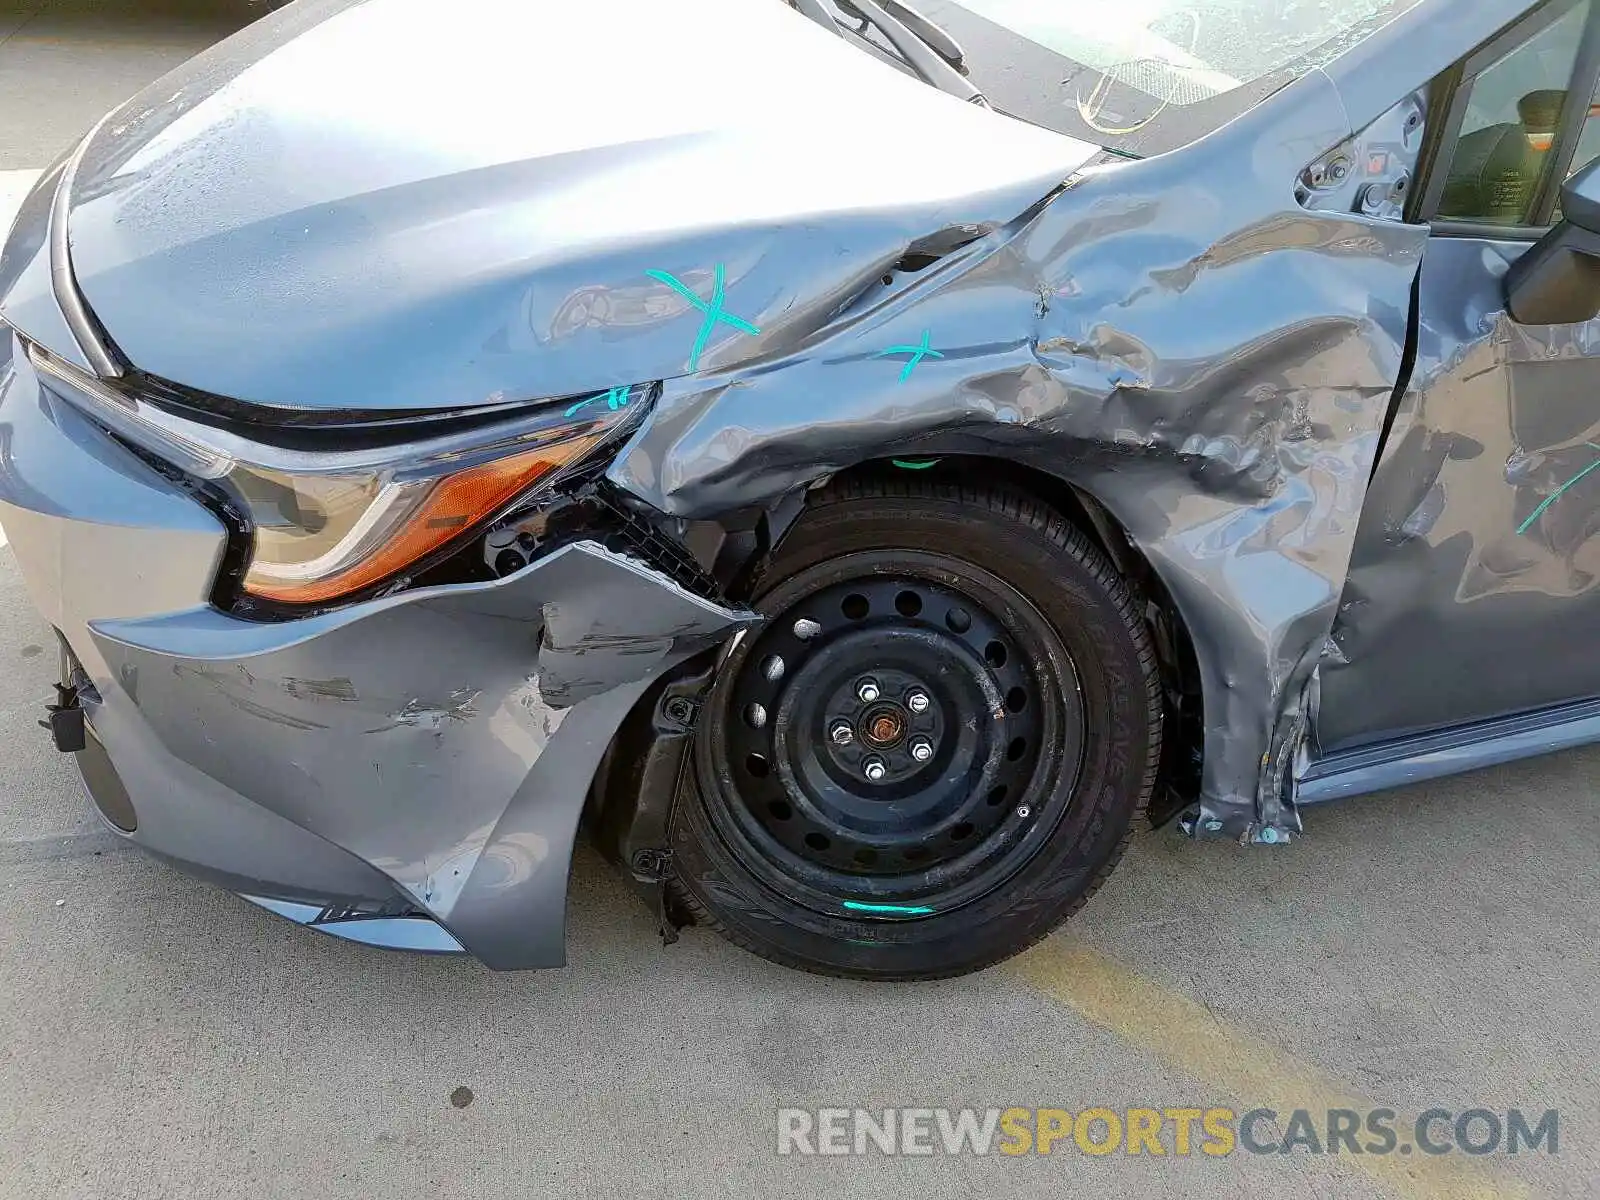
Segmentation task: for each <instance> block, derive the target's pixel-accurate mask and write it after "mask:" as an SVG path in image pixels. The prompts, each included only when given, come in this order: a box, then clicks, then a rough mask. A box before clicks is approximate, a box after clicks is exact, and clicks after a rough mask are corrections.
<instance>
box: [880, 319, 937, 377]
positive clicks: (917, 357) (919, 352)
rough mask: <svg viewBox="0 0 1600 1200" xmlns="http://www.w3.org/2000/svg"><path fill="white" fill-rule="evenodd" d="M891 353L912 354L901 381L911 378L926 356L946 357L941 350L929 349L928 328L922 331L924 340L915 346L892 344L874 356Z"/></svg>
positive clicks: (883, 356)
mask: <svg viewBox="0 0 1600 1200" xmlns="http://www.w3.org/2000/svg"><path fill="white" fill-rule="evenodd" d="M891 354H909V355H911V359H910V361H908V362H907V363H906V365H905V368H904V369H903V370H902V371H901V372H900V382H901V383H904V382H905V381H906V380H908V379H910V378H911V372H912V371H913V370H915V369H916V365H917V364H918V363H919V362H921V361H922V360H923V359H925V358H943V357H944V355H943V354H941V353H940V352H939V351H937V350H929V349H928V331H927V330H926V329H924V330H923V331H922V341H921V342H919V343H918V344H917V345H915V346H890V347H889V348H888V349H887V350H879V351H878V352H877V353H876V354H874V355H873V356H872V357H873V358H887V357H888V356H889V355H891Z"/></svg>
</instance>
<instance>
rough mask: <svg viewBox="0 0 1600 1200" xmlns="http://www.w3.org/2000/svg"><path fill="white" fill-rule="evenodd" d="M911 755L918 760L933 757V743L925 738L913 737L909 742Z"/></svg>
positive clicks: (924, 760) (921, 760)
mask: <svg viewBox="0 0 1600 1200" xmlns="http://www.w3.org/2000/svg"><path fill="white" fill-rule="evenodd" d="M911 757H912V758H914V759H916V760H917V761H918V762H927V761H928V760H929V759H930V758H932V757H933V743H932V742H930V741H929V740H928V739H927V738H914V739H912V742H911Z"/></svg>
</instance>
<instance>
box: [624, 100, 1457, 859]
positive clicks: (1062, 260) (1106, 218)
mask: <svg viewBox="0 0 1600 1200" xmlns="http://www.w3.org/2000/svg"><path fill="white" fill-rule="evenodd" d="M1382 133H1383V136H1384V137H1391V136H1392V135H1393V133H1394V131H1393V130H1388V129H1387V128H1385V129H1384V130H1383V131H1382ZM1350 136H1351V130H1350V129H1349V128H1348V125H1347V124H1346V113H1345V108H1344V106H1343V104H1342V103H1341V99H1340V96H1339V93H1338V89H1337V88H1336V87H1335V85H1334V84H1333V82H1332V81H1331V80H1330V79H1329V78H1328V77H1327V76H1325V75H1320V74H1318V75H1312V76H1309V77H1307V78H1305V79H1303V80H1301V81H1300V82H1298V83H1297V84H1295V85H1293V86H1291V87H1290V88H1288V89H1286V90H1285V91H1284V92H1283V93H1280V95H1279V96H1278V97H1277V99H1276V100H1275V101H1274V103H1272V104H1271V105H1268V106H1264V107H1263V108H1262V109H1259V110H1256V111H1255V112H1252V113H1251V114H1248V115H1247V116H1246V117H1244V118H1242V119H1241V120H1239V121H1238V122H1235V123H1234V124H1233V125H1231V126H1229V127H1227V128H1225V129H1223V130H1222V131H1220V132H1219V133H1217V134H1215V135H1213V136H1212V137H1209V138H1207V139H1205V140H1204V141H1202V142H1199V143H1197V144H1195V145H1194V146H1192V147H1190V148H1188V149H1187V150H1185V151H1180V152H1178V153H1174V154H1170V155H1166V156H1163V157H1160V158H1156V159H1150V160H1146V161H1143V162H1138V163H1131V164H1127V165H1122V166H1117V167H1112V168H1104V169H1096V170H1092V171H1089V172H1086V173H1085V174H1084V175H1083V176H1082V177H1080V178H1078V179H1076V180H1075V181H1074V182H1073V183H1072V185H1071V186H1070V187H1068V188H1067V190H1066V191H1065V192H1064V193H1062V194H1061V195H1059V196H1058V197H1056V198H1055V199H1054V200H1053V201H1052V202H1051V203H1049V204H1048V205H1045V206H1043V207H1042V208H1040V209H1038V210H1036V211H1034V212H1032V213H1029V214H1025V215H1024V216H1023V217H1022V218H1020V219H1019V220H1018V221H1017V222H1016V223H1015V224H1014V225H1012V226H1010V227H1007V228H1005V229H1003V230H1000V231H997V232H996V233H994V234H992V235H990V236H989V237H987V238H984V239H982V240H981V241H979V242H976V243H973V244H972V245H970V246H967V247H965V248H963V249H959V250H956V251H955V252H954V253H952V254H950V255H949V256H947V257H946V258H944V259H943V260H942V261H941V262H939V263H937V264H935V265H933V266H930V267H928V268H927V269H926V270H925V271H924V272H922V273H921V274H920V275H912V276H909V277H908V276H895V277H892V278H889V279H887V280H885V281H881V282H878V283H876V285H875V286H871V287H868V288H867V290H866V291H865V292H864V293H863V295H862V296H861V298H860V299H859V300H858V302H857V303H856V304H855V305H853V306H852V307H851V308H849V309H848V310H846V311H845V312H844V313H842V314H841V315H840V317H839V318H838V319H837V320H835V321H834V322H833V323H831V324H830V325H829V326H828V327H827V328H825V329H823V330H821V331H815V330H813V329H810V328H808V327H806V326H805V325H801V326H799V327H797V328H796V329H795V330H794V332H793V335H792V336H787V337H786V336H785V331H784V329H783V327H781V326H779V327H777V328H774V329H772V330H770V331H769V334H768V336H767V340H766V348H767V350H768V353H767V355H765V356H764V357H763V358H762V360H761V361H760V362H759V364H756V365H752V366H750V367H747V368H744V369H736V370H732V371H728V372H724V373H722V374H720V375H718V376H716V377H714V378H712V379H695V380H678V381H674V382H673V383H670V384H669V385H668V387H667V389H666V393H665V395H664V396H663V398H662V400H661V402H660V403H659V404H658V406H657V408H656V409H655V410H654V412H653V413H652V414H651V416H650V418H649V420H648V421H647V423H646V424H645V425H644V426H643V427H642V428H641V429H640V430H639V431H638V432H637V433H636V435H635V436H634V438H633V440H632V442H631V443H630V444H629V446H628V447H626V448H625V450H624V451H623V453H622V454H621V455H620V456H619V458H618V460H617V462H616V463H615V464H614V466H613V468H612V471H611V478H612V480H613V481H614V482H616V483H617V484H618V485H620V486H622V487H623V488H625V489H627V490H629V491H632V492H633V493H634V494H636V495H637V496H639V497H640V498H642V499H644V500H646V501H648V502H649V503H651V504H653V505H655V506H657V507H659V508H661V509H663V510H664V511H666V512H668V513H671V514H673V515H676V516H684V517H702V516H709V515H712V514H715V513H717V512H720V511H725V510H728V509H731V508H735V507H739V506H743V505H746V504H750V503H752V502H760V501H763V500H767V499H769V498H771V497H776V496H780V495H782V494H784V493H785V492H787V491H789V490H791V489H794V488H798V487H801V486H804V485H805V484H807V483H809V482H811V481H813V480H815V479H817V478H818V477H819V476H822V475H824V474H827V473H829V472H832V471H837V470H840V469H842V468H846V467H849V466H851V465H853V464H856V463H860V462H862V461H865V460H868V459H878V458H887V457H891V456H896V455H916V454H921V455H927V454H940V453H945V454H954V453H961V452H974V453H980V454H987V455H992V456H997V457H1005V458H1012V459H1016V460H1020V461H1022V462H1025V463H1028V464H1029V465H1031V466H1033V467H1036V468H1039V469H1041V470H1044V471H1048V472H1049V473H1051V474H1053V475H1055V476H1057V477H1059V478H1062V479H1065V480H1068V481H1070V482H1071V483H1073V484H1075V485H1077V486H1079V487H1082V488H1083V489H1085V490H1087V491H1088V492H1089V493H1091V494H1092V495H1093V496H1095V497H1096V498H1097V499H1099V500H1100V501H1101V502H1102V503H1103V504H1104V505H1105V506H1106V507H1107V508H1108V509H1109V510H1110V511H1111V512H1112V513H1113V514H1114V515H1115V517H1116V518H1117V519H1118V521H1120V522H1121V523H1122V525H1123V527H1124V528H1125V529H1126V530H1127V531H1128V533H1129V535H1130V536H1131V538H1132V539H1133V541H1134V542H1135V543H1136V544H1137V545H1138V546H1139V548H1140V549H1141V550H1142V551H1143V552H1144V553H1145V554H1146V555H1147V556H1148V557H1149V560H1150V561H1151V563H1152V564H1153V566H1154V567H1155V569H1156V571H1157V572H1158V573H1159V574H1160V576H1161V578H1162V580H1163V582H1164V583H1165V585H1166V587H1167V588H1168V589H1169V591H1170V592H1171V594H1172V596H1173V598H1174V600H1175V602H1176V604H1177V606H1178V608H1179V609H1180V611H1181V613H1182V615H1183V618H1184V620H1185V622H1186V624H1187V625H1188V627H1189V629H1190V631H1191V633H1192V635H1193V637H1194V641H1195V647H1196V651H1197V654H1198V657H1199V662H1200V669H1201V674H1202V677H1203V684H1204V694H1205V726H1206V739H1205V766H1204V779H1203V791H1202V796H1201V800H1200V803H1199V805H1198V807H1197V809H1196V810H1195V811H1194V812H1193V813H1192V814H1191V818H1192V821H1193V822H1194V824H1195V825H1196V827H1197V828H1198V829H1199V830H1200V831H1202V832H1207V833H1214V834H1224V835H1228V836H1233V837H1241V836H1242V837H1255V838H1257V839H1258V840H1262V841H1277V840H1280V839H1282V838H1284V837H1286V836H1287V835H1288V834H1289V833H1290V832H1292V831H1294V830H1295V829H1297V828H1298V820H1297V817H1296V815H1295V813H1294V811H1293V808H1292V805H1289V804H1286V803H1285V789H1286V785H1287V777H1288V770H1289V767H1290V765H1291V760H1292V757H1293V755H1294V754H1295V753H1296V752H1297V750H1298V748H1299V746H1300V745H1301V742H1302V739H1303V735H1304V733H1305V729H1306V725H1307V713H1306V712H1305V710H1304V709H1305V706H1304V693H1305V689H1306V687H1307V685H1308V682H1309V680H1310V678H1311V676H1312V672H1313V669H1314V668H1315V665H1316V662H1317V659H1318V657H1319V655H1320V653H1321V650H1322V648H1323V645H1324V642H1325V641H1326V639H1327V636H1328V633H1329V629H1330V627H1331V625H1332V622H1333V618H1334V614H1335V611H1336V605H1337V600H1338V597H1339V593H1340V589H1341V587H1342V585H1343V581H1344V575H1345V569H1346V565H1347V561H1348V557H1349V553H1350V546H1351V541H1352V539H1353V537H1354V534H1355V530H1356V525H1357V521H1358V519H1359V516H1360V512H1361V505H1362V499H1363V496H1364V494H1365V490H1366V482H1367V479H1368V476H1369V474H1370V471H1371V464H1372V460H1373V457H1374V455H1375V452H1376V446H1377V441H1378V438H1379V434H1380V431H1381V429H1382V427H1383V422H1384V417H1385V414H1386V412H1387V410H1388V407H1389V404H1390V400H1391V396H1392V393H1393V389H1394V385H1395V380H1396V379H1397V377H1398V375H1399V372H1400V369H1401V362H1402V356H1403V350H1404V345H1405V339H1406V325H1407V315H1408V309H1409V305H1410V293H1411V286H1412V282H1413V280H1414V278H1415V276H1416V273H1417V268H1418V263H1419V260H1420V254H1421V250H1422V246H1423V242H1424V238H1425V235H1426V231H1425V230H1424V229H1422V228H1419V227H1415V226H1406V225H1402V224H1399V223H1396V222H1394V221H1392V220H1385V219H1381V218H1379V217H1370V216H1365V215H1362V214H1352V213H1350V212H1347V211H1333V210H1331V209H1330V210H1326V211H1318V210H1316V209H1315V208H1314V207H1308V206H1307V205H1306V204H1304V203H1302V202H1301V201H1299V200H1297V199H1296V193H1295V188H1296V183H1297V181H1298V180H1299V178H1300V176H1301V174H1302V172H1303V171H1304V170H1305V168H1306V167H1307V165H1308V164H1310V163H1312V162H1313V161H1314V160H1316V159H1317V158H1318V156H1320V155H1322V154H1323V153H1324V152H1325V151H1328V150H1329V149H1330V147H1336V146H1339V145H1341V144H1342V143H1345V142H1346V141H1347V139H1349V138H1350ZM1420 136H1421V129H1420V127H1414V128H1413V129H1412V130H1410V131H1409V132H1408V133H1407V134H1406V137H1407V138H1408V139H1411V141H1410V144H1412V145H1415V144H1418V143H1420ZM1241 175H1245V176H1247V177H1248V178H1246V179H1241ZM1389 182H1390V180H1388V179H1386V180H1385V181H1384V183H1385V186H1387V185H1388V183H1389ZM767 253H768V254H770V255H772V256H774V257H777V256H781V255H786V254H787V248H786V245H785V244H784V243H782V242H779V241H776V240H774V241H773V242H772V243H771V244H770V245H769V247H768V250H767ZM864 282H866V281H864Z"/></svg>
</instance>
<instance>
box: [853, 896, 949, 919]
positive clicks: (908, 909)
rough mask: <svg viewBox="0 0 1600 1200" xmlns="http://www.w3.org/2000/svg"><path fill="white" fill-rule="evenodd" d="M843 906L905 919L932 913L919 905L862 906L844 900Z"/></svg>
mask: <svg viewBox="0 0 1600 1200" xmlns="http://www.w3.org/2000/svg"><path fill="white" fill-rule="evenodd" d="M844 906H845V907H846V908H849V909H853V910H855V911H856V912H870V913H895V914H897V915H900V916H907V917H925V916H928V915H929V914H931V913H932V912H933V909H931V908H925V907H923V906H922V905H920V904H863V903H861V901H859V900H846V901H845V902H844Z"/></svg>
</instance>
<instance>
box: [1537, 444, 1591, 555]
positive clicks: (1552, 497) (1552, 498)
mask: <svg viewBox="0 0 1600 1200" xmlns="http://www.w3.org/2000/svg"><path fill="white" fill-rule="evenodd" d="M1584 445H1585V446H1587V447H1589V449H1591V450H1600V446H1596V445H1595V444H1594V443H1593V442H1585V443H1584ZM1596 467H1600V458H1597V459H1595V460H1594V461H1593V462H1592V463H1590V464H1589V465H1588V466H1587V467H1585V468H1584V469H1583V470H1581V471H1579V472H1578V473H1577V474H1576V475H1574V476H1573V477H1572V478H1571V479H1569V480H1567V481H1566V482H1565V483H1563V484H1562V485H1561V486H1560V487H1558V488H1557V489H1556V490H1555V491H1553V492H1551V493H1550V494H1549V495H1548V496H1546V497H1545V498H1544V499H1543V500H1541V501H1540V502H1539V507H1538V508H1536V509H1534V510H1533V511H1532V512H1531V513H1529V514H1528V519H1527V520H1526V521H1524V522H1523V523H1522V524H1521V525H1518V526H1517V532H1518V533H1527V532H1528V530H1529V529H1531V528H1533V523H1534V522H1535V521H1537V520H1538V519H1539V518H1540V517H1542V516H1543V515H1544V510H1545V509H1547V508H1549V507H1550V506H1551V505H1552V504H1554V503H1555V502H1556V501H1557V500H1559V499H1561V493H1563V492H1565V491H1566V490H1567V489H1569V488H1570V487H1572V485H1573V484H1575V483H1577V482H1578V480H1580V479H1582V478H1583V477H1584V476H1585V475H1587V474H1588V473H1589V472H1590V471H1593V470H1594V469H1595V468H1596Z"/></svg>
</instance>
